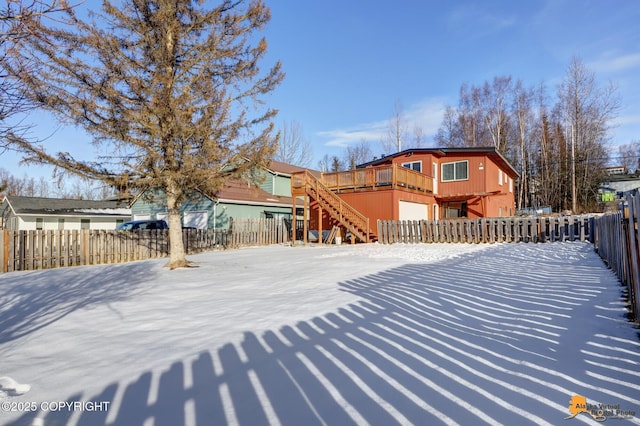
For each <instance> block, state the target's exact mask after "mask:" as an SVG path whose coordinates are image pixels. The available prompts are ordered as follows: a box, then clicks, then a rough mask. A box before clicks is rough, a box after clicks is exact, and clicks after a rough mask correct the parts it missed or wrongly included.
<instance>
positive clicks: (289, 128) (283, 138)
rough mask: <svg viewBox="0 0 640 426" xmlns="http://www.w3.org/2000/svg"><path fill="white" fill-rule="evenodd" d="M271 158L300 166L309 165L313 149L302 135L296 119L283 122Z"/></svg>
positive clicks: (300, 126)
mask: <svg viewBox="0 0 640 426" xmlns="http://www.w3.org/2000/svg"><path fill="white" fill-rule="evenodd" d="M273 159H274V160H276V161H281V162H283V163H287V164H293V165H296V166H300V167H309V166H310V165H311V160H312V159H313V149H312V147H311V143H310V142H309V140H308V139H307V138H306V137H305V136H304V131H303V129H302V125H301V124H300V123H298V122H297V121H291V122H289V123H287V122H285V123H283V126H282V129H281V130H280V138H279V140H278V148H277V149H276V152H275V155H274V157H273Z"/></svg>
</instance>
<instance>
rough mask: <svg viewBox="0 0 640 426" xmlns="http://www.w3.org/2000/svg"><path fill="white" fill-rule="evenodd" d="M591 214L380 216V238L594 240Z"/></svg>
mask: <svg viewBox="0 0 640 426" xmlns="http://www.w3.org/2000/svg"><path fill="white" fill-rule="evenodd" d="M593 223H594V218H593V217H590V216H569V217H557V218H554V217H549V218H546V217H544V218H538V217H531V218H529V217H526V218H514V217H508V218H480V219H447V220H437V221H432V220H422V221H416V220H401V221H394V220H379V221H378V241H379V242H380V243H382V244H394V243H445V242H446V243H511V242H533V243H536V242H554V241H576V240H580V241H587V240H588V241H592V242H593V241H594V231H593V229H594V225H593Z"/></svg>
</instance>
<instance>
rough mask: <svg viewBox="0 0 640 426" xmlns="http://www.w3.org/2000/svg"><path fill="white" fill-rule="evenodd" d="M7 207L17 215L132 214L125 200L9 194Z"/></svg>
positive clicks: (6, 200) (6, 198)
mask: <svg viewBox="0 0 640 426" xmlns="http://www.w3.org/2000/svg"><path fill="white" fill-rule="evenodd" d="M6 208H10V209H11V210H12V211H13V213H14V214H16V215H34V214H37V215H78V216H87V215H91V216H131V209H129V208H128V206H127V204H126V203H125V202H123V201H110V200H73V199H63V198H43V197H23V196H7V197H5V199H4V201H3V204H2V207H1V209H2V210H4V209H6Z"/></svg>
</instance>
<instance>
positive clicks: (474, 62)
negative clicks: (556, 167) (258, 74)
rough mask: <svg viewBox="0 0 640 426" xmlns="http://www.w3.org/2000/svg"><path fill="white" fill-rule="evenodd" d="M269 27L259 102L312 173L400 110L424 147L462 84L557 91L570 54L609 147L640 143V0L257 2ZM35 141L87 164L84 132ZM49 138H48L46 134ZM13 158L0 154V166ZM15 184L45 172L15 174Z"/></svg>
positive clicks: (47, 122)
mask: <svg viewBox="0 0 640 426" xmlns="http://www.w3.org/2000/svg"><path fill="white" fill-rule="evenodd" d="M265 1H266V3H267V4H268V5H269V7H270V8H271V12H272V20H271V22H270V23H269V25H268V28H267V29H266V31H265V33H264V36H265V37H266V38H267V41H268V44H269V54H268V57H267V58H266V61H265V62H263V63H262V67H263V68H264V69H265V70H266V69H267V67H268V66H269V65H270V64H272V63H273V62H274V61H275V60H281V61H282V64H283V70H284V71H285V73H286V78H285V80H284V82H283V83H282V84H281V85H280V86H279V87H278V88H277V89H276V91H275V92H274V93H272V94H271V95H269V96H268V97H267V99H266V100H267V102H269V104H270V105H271V106H273V107H275V108H278V109H279V110H280V114H279V116H278V117H277V119H276V122H277V124H278V125H282V123H283V122H284V121H287V122H292V121H295V122H298V123H299V124H300V125H301V126H302V128H303V130H304V136H305V137H306V138H307V139H308V140H309V141H310V142H311V143H312V145H313V153H314V160H313V162H312V167H316V166H317V162H318V160H319V159H320V158H321V157H322V156H323V155H324V154H325V153H326V154H330V155H334V154H335V155H339V156H340V155H342V152H343V150H344V147H346V146H348V145H349V144H353V143H359V142H361V141H362V140H366V141H368V142H369V143H371V144H372V148H373V152H374V153H376V154H379V153H381V149H382V148H381V147H380V144H379V140H380V139H381V138H382V137H383V136H384V134H385V133H386V132H387V126H388V124H387V123H388V120H389V119H390V117H391V116H392V115H393V113H394V106H395V104H396V103H399V104H400V105H401V106H402V109H403V114H404V116H405V120H406V121H407V122H408V123H407V124H408V125H409V126H410V127H413V126H419V127H421V128H422V129H423V131H424V134H425V136H426V140H427V143H426V145H427V146H434V144H433V136H434V134H435V133H436V132H437V130H438V127H439V126H440V122H441V119H442V111H443V109H444V107H445V106H446V105H452V106H455V105H457V102H458V93H459V89H460V86H461V85H462V84H463V83H468V84H472V85H480V84H483V83H484V82H485V81H490V80H492V79H493V78H494V77H497V76H505V75H510V76H511V77H512V78H513V79H514V80H517V79H520V80H522V81H523V82H524V83H525V85H527V86H530V85H537V84H539V83H541V82H544V83H545V84H546V85H547V86H548V89H549V90H548V91H549V94H550V95H552V96H553V95H554V94H555V90H556V87H557V85H558V84H559V83H560V82H561V81H562V78H563V77H564V75H565V72H566V70H567V67H568V66H569V63H570V61H571V58H572V57H573V56H577V57H579V58H580V59H581V60H582V61H583V63H584V64H585V65H586V66H587V67H588V68H589V69H590V70H592V71H593V72H594V73H595V74H596V78H597V79H598V81H599V83H600V84H602V85H605V84H606V83H607V82H608V81H613V82H614V83H616V84H617V85H618V93H619V95H620V96H621V98H622V109H621V110H620V112H619V117H618V119H617V121H616V123H615V124H616V128H614V129H613V131H612V133H611V138H612V148H613V149H614V150H615V147H616V146H617V145H619V144H622V143H628V142H630V141H632V140H640V25H639V24H638V23H639V22H640V2H638V1H637V0H581V1H579V0H521V1H513V0H508V1H502V0H501V1H489V0H484V1H455V0H454V1H429V0H412V1H409V0H398V1H395V2H391V1H381V0H368V1H364V0H339V1H338V0H322V1H307V0H301V1H291V0H265ZM32 121H36V122H38V123H39V127H38V129H37V130H36V132H35V133H36V134H38V135H51V136H50V137H49V139H48V141H47V146H48V147H50V149H51V150H65V151H69V152H71V153H75V152H78V149H76V148H75V147H74V146H80V147H81V148H79V149H80V150H81V151H82V153H83V155H82V157H85V158H90V157H91V153H92V151H91V147H90V144H89V141H88V139H87V137H86V136H85V135H84V134H81V133H78V132H76V131H75V130H74V129H69V128H60V127H59V126H57V125H56V124H55V123H54V122H52V120H51V119H50V118H48V117H47V116H44V115H41V114H38V115H36V116H35V118H34V119H33V120H32ZM54 131H55V132H54ZM17 162H18V159H17V158H16V157H15V156H12V155H10V154H7V153H5V154H3V155H2V156H0V167H4V168H11V169H13V168H14V167H16V165H17ZM17 170H18V172H17V173H15V174H17V175H22V174H23V172H26V173H28V174H34V173H35V174H44V175H48V174H50V169H46V168H39V167H38V168H36V167H33V166H32V167H29V168H26V167H24V166H22V167H21V168H19V169H17Z"/></svg>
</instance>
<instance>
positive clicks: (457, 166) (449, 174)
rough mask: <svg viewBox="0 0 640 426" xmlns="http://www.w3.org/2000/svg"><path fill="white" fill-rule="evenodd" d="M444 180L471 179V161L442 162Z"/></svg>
mask: <svg viewBox="0 0 640 426" xmlns="http://www.w3.org/2000/svg"><path fill="white" fill-rule="evenodd" d="M441 176H442V177H441V179H442V182H451V181H456V180H468V179H469V161H468V160H462V161H454V162H452V163H443V164H442V174H441Z"/></svg>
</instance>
